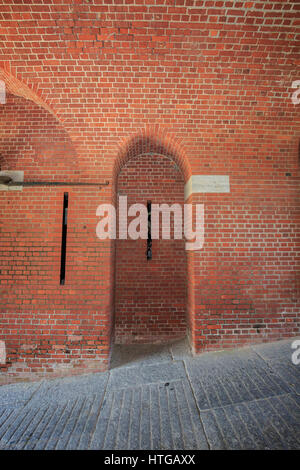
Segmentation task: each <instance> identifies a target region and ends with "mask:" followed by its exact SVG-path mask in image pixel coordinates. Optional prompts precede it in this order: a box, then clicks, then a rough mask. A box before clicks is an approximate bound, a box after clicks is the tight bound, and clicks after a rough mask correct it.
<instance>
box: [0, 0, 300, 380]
mask: <svg viewBox="0 0 300 470" xmlns="http://www.w3.org/2000/svg"><path fill="white" fill-rule="evenodd" d="M298 17H299V2H297V1H289V2H287V1H286V0H284V1H279V0H277V1H270V0H268V1H262V0H256V1H255V0H254V1H236V0H232V1H228V0H204V1H202V0H201V1H200V0H199V1H198V0H194V1H192V0H180V1H179V0H178V1H176V2H173V1H172V2H167V1H160V0H156V1H153V2H148V1H146V0H132V1H131V0H120V1H119V2H118V3H117V2H114V1H112V0H103V1H97V2H80V1H79V2H74V1H71V0H58V1H55V2H54V3H50V2H48V3H46V2H40V3H38V4H37V3H32V2H26V1H23V2H22V3H20V2H19V1H14V0H2V1H0V45H1V47H0V79H2V80H4V81H5V83H6V87H7V90H8V91H9V92H10V93H11V94H12V95H14V96H8V102H7V104H5V105H0V120H1V127H0V155H1V168H2V169H11V170H12V169H18V170H24V171H25V179H27V180H28V179H33V178H34V179H42V178H45V179H46V178H47V179H48V178H51V177H53V178H55V179H59V178H64V179H65V178H67V179H68V181H71V180H73V179H77V180H78V181H95V180H97V181H101V182H102V181H106V180H108V181H109V183H110V184H109V186H108V187H105V188H102V189H101V190H98V189H96V188H94V189H92V188H89V189H88V188H79V187H72V188H70V187H61V188H51V189H49V188H35V189H32V188H23V191H22V192H18V193H17V192H12V191H10V192H0V200H1V202H0V204H1V206H0V210H1V251H2V254H1V284H0V289H1V306H0V307H1V308H0V312H1V317H0V322H1V323H0V339H1V340H3V341H5V343H6V346H7V363H6V364H5V365H4V366H3V368H4V369H5V370H7V371H8V372H7V374H10V375H14V374H19V373H20V371H23V374H25V373H28V374H30V373H31V374H32V373H33V372H36V373H40V374H45V373H48V372H49V373H50V372H51V373H60V372H61V373H67V372H68V373H74V371H76V370H79V371H80V370H83V369H84V368H86V367H90V368H96V369H97V368H98V369H99V368H100V369H101V368H103V367H107V364H108V362H109V350H110V338H111V335H110V331H111V327H112V323H113V311H114V299H115V291H114V285H115V284H114V254H115V249H114V248H115V246H114V243H109V242H108V241H100V240H99V239H97V237H96V234H95V228H96V224H97V221H98V220H97V217H96V215H95V214H96V209H97V206H98V205H99V204H100V203H101V202H106V203H111V202H112V201H114V200H115V196H116V194H115V189H116V181H117V175H118V173H119V172H120V170H121V169H122V168H125V167H124V165H126V162H127V161H129V160H130V159H131V158H135V157H138V156H139V155H140V154H142V153H145V152H152V153H155V154H162V155H165V156H168V157H169V158H171V159H173V160H174V161H175V162H176V164H177V165H178V166H179V168H180V170H181V172H182V175H183V177H184V182H186V181H187V179H188V178H189V176H190V175H191V174H193V175H197V174H198V175H199V174H202V175H206V174H210V175H218V174H219V175H229V177H230V193H228V194H216V193H215V194H214V193H212V194H194V195H193V196H192V197H191V198H190V200H191V201H193V202H194V203H197V202H200V203H204V205H205V243H204V247H203V250H201V252H195V253H191V252H190V253H187V267H188V276H187V277H188V282H187V290H188V292H187V297H188V302H187V306H188V307H187V313H188V330H189V336H190V339H191V344H192V346H193V348H194V350H195V351H196V352H200V351H202V350H205V349H218V348H223V347H229V346H236V345H242V344H246V343H255V342H261V341H268V340H272V339H279V338H283V337H285V336H293V335H296V334H299V261H300V256H299V244H298V241H299V110H300V105H294V104H293V103H292V100H291V97H292V93H293V92H294V90H293V89H292V87H291V85H292V82H293V81H294V80H298V79H299V78H300V77H299V64H300V57H299V47H298V43H297V41H298V39H299V37H298V34H299V33H298V29H297V28H298V23H299V20H298ZM15 95H17V96H15ZM65 191H68V192H69V214H70V217H69V222H68V240H67V271H66V284H65V286H60V285H59V262H60V240H61V217H62V198H63V193H64V192H65ZM116 294H117V292H116ZM74 337H75V339H74ZM3 375H5V374H3ZM31 377H32V375H31Z"/></svg>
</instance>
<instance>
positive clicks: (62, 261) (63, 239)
mask: <svg viewBox="0 0 300 470" xmlns="http://www.w3.org/2000/svg"><path fill="white" fill-rule="evenodd" d="M68 199H69V195H68V193H64V205H63V217H62V234H61V255H60V285H61V286H63V285H64V283H65V277H66V250H67V218H68Z"/></svg>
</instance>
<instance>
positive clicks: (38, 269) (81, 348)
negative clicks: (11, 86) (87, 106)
mask: <svg viewBox="0 0 300 470" xmlns="http://www.w3.org/2000/svg"><path fill="white" fill-rule="evenodd" d="M0 123H1V124H0V125H1V137H0V143H1V169H11V170H16V169H22V170H24V172H25V179H26V180H27V181H28V180H29V181H69V182H70V181H73V182H74V181H75V182H76V181H78V180H79V179H80V177H79V170H78V164H77V158H76V155H75V152H74V149H73V146H72V143H71V142H70V139H69V138H68V136H67V135H66V133H65V132H64V131H63V129H62V126H61V125H60V124H59V123H58V122H57V120H56V119H55V118H54V117H53V116H52V115H50V114H49V113H48V112H47V111H45V110H44V109H43V108H40V107H38V106H37V105H36V104H34V103H32V102H31V101H27V100H25V99H24V98H19V97H15V96H12V95H8V96H7V103H6V104H5V106H2V107H0ZM101 191H102V193H103V192H105V189H102V190H101V189H99V188H98V187H95V188H94V187H84V188H82V187H76V186H75V187H73V186H71V187H69V186H65V187H48V186H45V187H24V188H23V189H22V191H0V201H1V202H0V213H1V251H0V263H1V313H0V324H1V339H2V338H3V339H4V340H5V343H6V349H7V361H6V364H5V365H2V366H1V368H2V370H8V372H9V373H10V374H18V375H25V374H27V373H28V372H29V371H30V372H32V373H33V374H37V375H43V374H44V373H51V374H53V375H54V374H55V375H59V374H62V373H63V374H66V373H69V372H71V373H76V371H78V372H80V371H83V370H86V368H91V369H97V370H99V368H103V365H104V366H105V364H106V363H107V354H108V350H109V345H110V338H109V336H110V323H111V322H110V320H109V318H110V317H111V314H112V311H111V298H110V297H111V295H110V291H111V288H110V284H112V282H111V280H110V279H111V276H110V274H109V270H108V271H107V279H106V280H103V277H102V275H101V273H100V274H98V273H97V268H98V266H99V265H103V264H104V265H105V264H107V265H108V266H110V259H111V253H110V249H109V244H108V243H107V242H105V241H102V244H101V249H99V240H98V239H97V237H96V233H95V222H96V218H95V212H96V208H97V206H98V204H99V203H101V198H102V197H103V194H102V193H101ZM64 192H68V194H69V208H68V234H67V257H66V266H67V269H66V283H65V285H64V286H61V285H60V254H61V227H62V211H63V194H64ZM105 281H106V282H105ZM70 368H71V370H70V371H69V369H70Z"/></svg>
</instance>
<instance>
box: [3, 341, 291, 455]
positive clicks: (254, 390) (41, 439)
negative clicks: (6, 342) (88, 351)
mask: <svg viewBox="0 0 300 470" xmlns="http://www.w3.org/2000/svg"><path fill="white" fill-rule="evenodd" d="M292 341H293V340H289V341H284V342H278V343H273V344H266V345H260V346H255V347H252V348H251V347H249V348H243V349H239V350H234V351H222V352H218V353H205V354H202V355H200V356H198V357H194V358H193V357H192V356H191V354H190V351H189V349H188V347H187V343H186V342H184V341H183V342H177V343H176V344H174V345H172V346H170V345H168V346H167V348H168V350H166V347H165V346H163V347H160V348H157V347H155V348H154V357H151V356H150V357H148V354H149V355H150V353H151V349H150V348H149V347H148V346H147V347H142V348H140V350H138V349H139V348H136V347H135V348H134V349H132V350H130V347H129V350H128V351H127V352H125V350H124V348H123V347H122V348H119V350H118V349H117V353H118V354H120V352H122V354H123V353H124V356H122V357H115V359H114V364H115V368H114V369H112V370H111V371H110V372H108V373H103V374H101V373H100V374H89V375H85V376H81V377H68V378H64V379H55V380H49V381H46V380H44V381H41V382H37V383H31V384H29V383H19V384H14V385H5V386H2V387H0V449H27V450H35V449H36V450H42V449H111V450H114V449H127V450H131V449H146V450H150V449H153V450H163V449H175V450H176V449H177V450H184V449H186V450H193V449H299V448H300V395H299V394H298V393H297V392H298V391H299V388H298V387H299V376H300V369H299V367H300V366H294V365H293V364H292V363H291V352H292V350H291V343H292ZM136 353H138V354H137V355H135V354H136ZM131 360H132V362H131ZM122 363H124V364H126V365H125V366H124V367H123V366H122Z"/></svg>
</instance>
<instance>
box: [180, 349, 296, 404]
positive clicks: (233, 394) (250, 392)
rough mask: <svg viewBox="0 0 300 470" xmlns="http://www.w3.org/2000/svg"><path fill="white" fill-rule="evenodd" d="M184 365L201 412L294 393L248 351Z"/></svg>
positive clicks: (206, 356) (215, 355) (220, 354)
mask: <svg viewBox="0 0 300 470" xmlns="http://www.w3.org/2000/svg"><path fill="white" fill-rule="evenodd" d="M185 363H186V368H187V373H188V376H189V379H190V381H191V384H192V387H193V390H194V393H195V397H196V400H197V404H198V406H199V409H200V410H204V409H209V408H215V407H219V406H226V405H230V404H234V403H239V402H243V401H251V400H257V399H259V398H264V397H267V396H273V395H281V394H285V393H289V392H292V389H291V387H289V386H288V384H286V383H285V382H284V381H283V379H282V378H281V377H280V376H278V375H277V374H275V373H274V371H273V370H272V369H271V368H270V367H269V366H268V364H266V362H265V361H264V360H263V359H261V358H260V357H259V356H258V355H257V354H256V353H255V352H254V351H251V350H249V349H240V350H238V351H236V352H233V351H225V352H224V351H223V352H218V353H208V354H203V355H202V356H200V357H197V358H193V359H187V360H186V361H185Z"/></svg>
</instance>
